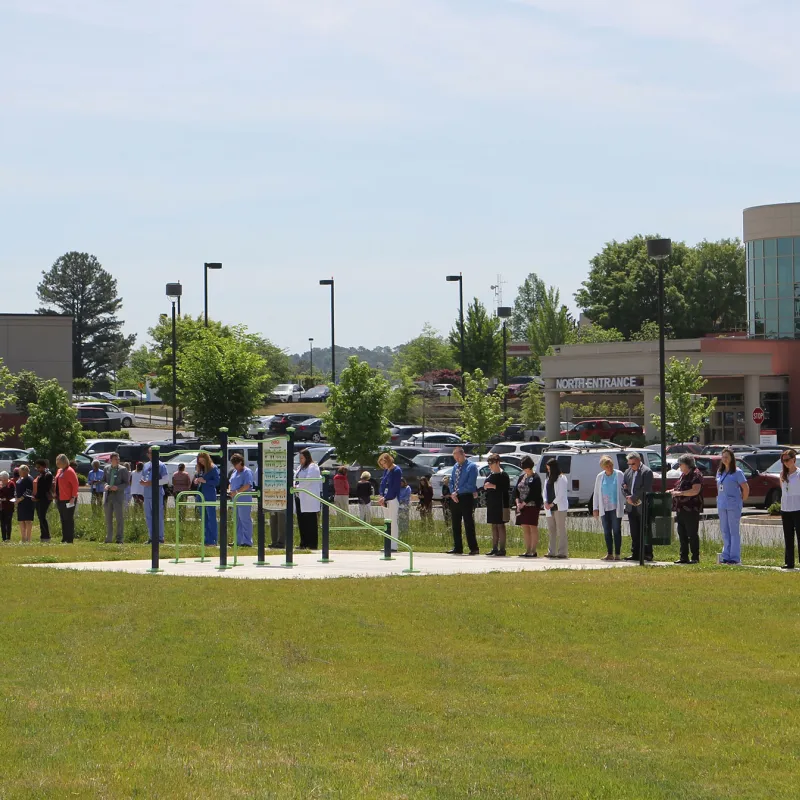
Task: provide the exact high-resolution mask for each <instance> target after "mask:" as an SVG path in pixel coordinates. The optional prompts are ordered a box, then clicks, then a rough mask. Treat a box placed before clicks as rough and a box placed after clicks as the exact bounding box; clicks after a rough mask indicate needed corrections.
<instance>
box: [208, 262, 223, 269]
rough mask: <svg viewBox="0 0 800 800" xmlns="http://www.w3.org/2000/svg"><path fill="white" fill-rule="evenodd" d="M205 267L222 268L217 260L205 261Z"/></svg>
mask: <svg viewBox="0 0 800 800" xmlns="http://www.w3.org/2000/svg"><path fill="white" fill-rule="evenodd" d="M205 266H206V269H222V264H221V263H220V262H219V261H210V262H209V261H207V262H206V265H205Z"/></svg>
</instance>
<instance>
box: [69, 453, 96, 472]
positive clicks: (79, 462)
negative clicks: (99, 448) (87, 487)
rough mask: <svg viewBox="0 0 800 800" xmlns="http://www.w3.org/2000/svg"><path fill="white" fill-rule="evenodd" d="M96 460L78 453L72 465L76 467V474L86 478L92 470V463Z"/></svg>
mask: <svg viewBox="0 0 800 800" xmlns="http://www.w3.org/2000/svg"><path fill="white" fill-rule="evenodd" d="M94 460H95V459H94V458H91V457H89V456H87V455H86V454H85V453H78V455H76V456H75V458H73V459H72V463H73V465H74V467H75V472H77V473H78V475H83V476H86V475H88V474H89V472H90V471H91V469H92V462H93V461H94Z"/></svg>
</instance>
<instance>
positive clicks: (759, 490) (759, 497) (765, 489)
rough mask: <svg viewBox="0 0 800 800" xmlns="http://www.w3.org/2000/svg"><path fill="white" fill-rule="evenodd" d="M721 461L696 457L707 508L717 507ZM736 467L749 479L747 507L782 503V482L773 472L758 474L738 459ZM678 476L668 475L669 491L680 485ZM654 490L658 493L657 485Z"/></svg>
mask: <svg viewBox="0 0 800 800" xmlns="http://www.w3.org/2000/svg"><path fill="white" fill-rule="evenodd" d="M721 460H722V459H721V456H696V457H695V463H696V464H697V468H698V469H699V470H700V472H702V473H703V503H704V505H706V506H716V505H717V480H716V477H715V476H716V474H717V470H718V469H719V462H720V461H721ZM736 466H737V467H739V469H740V470H741V471H742V472H744V476H745V478H747V485H748V486H749V487H750V496H749V497H748V498H747V500H746V501H745V505H747V506H763V507H764V508H769V507H770V506H771V505H772V504H773V503H779V502H780V500H781V481H780V476H779V475H776V474H773V473H771V472H758V471H757V470H754V469H753V468H752V467H750V466H749V465H747V464H745V463H744V461H739V459H738V458H737V459H736ZM677 475H678V473H677V472H676V471H675V470H670V472H669V473H668V475H667V488H668V489H672V488H673V487H674V486H675V485H676V484H677V483H678V477H677ZM673 476H674V477H673ZM654 484H655V481H654ZM659 484H660V481H659ZM653 490H654V491H658V490H657V489H656V487H655V485H654V486H653Z"/></svg>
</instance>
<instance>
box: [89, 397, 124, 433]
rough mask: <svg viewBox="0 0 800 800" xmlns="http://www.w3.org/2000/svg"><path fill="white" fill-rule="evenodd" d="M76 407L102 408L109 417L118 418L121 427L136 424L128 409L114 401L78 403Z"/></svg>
mask: <svg viewBox="0 0 800 800" xmlns="http://www.w3.org/2000/svg"><path fill="white" fill-rule="evenodd" d="M78 408H102V409H103V411H105V412H106V413H107V414H108V416H109V418H110V419H118V420H119V422H120V425H122V427H123V428H132V427H133V426H134V425H135V424H136V419H135V417H134V416H133V414H131V413H130V412H129V411H123V410H122V409H121V408H120V407H119V406H118V405H115V404H114V403H101V402H99V401H98V402H96V403H78Z"/></svg>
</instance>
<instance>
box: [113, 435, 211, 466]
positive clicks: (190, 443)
mask: <svg viewBox="0 0 800 800" xmlns="http://www.w3.org/2000/svg"><path fill="white" fill-rule="evenodd" d="M204 444H210V442H209V441H208V439H198V438H196V437H192V438H186V439H178V440H177V441H176V442H175V444H173V443H172V441H171V440H168V441H152V442H125V444H121V445H120V446H119V447H118V448H117V452H118V453H119V459H120V461H127V462H129V463H130V464H131V465H133V464H134V463H135V462H137V461H144V460H145V459H146V458H147V449H148V448H149V447H150V446H151V445H158V449H159V457H160V459H161V460H162V461H169V459H170V458H171V457H172V456H173V455H175V454H176V453H177V452H178V451H180V450H199V449H200V447H201V445H204Z"/></svg>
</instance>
